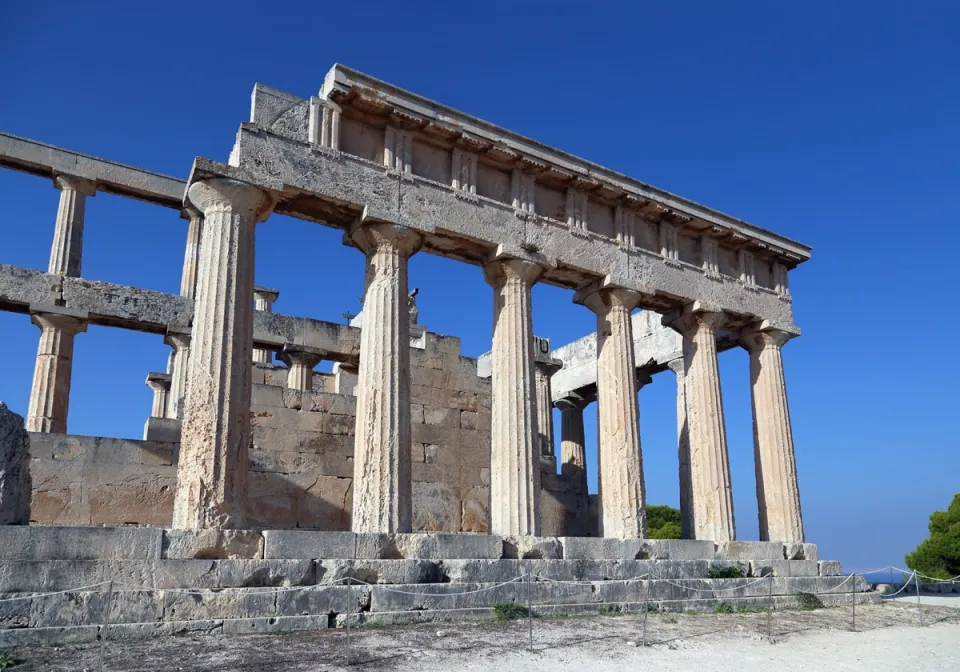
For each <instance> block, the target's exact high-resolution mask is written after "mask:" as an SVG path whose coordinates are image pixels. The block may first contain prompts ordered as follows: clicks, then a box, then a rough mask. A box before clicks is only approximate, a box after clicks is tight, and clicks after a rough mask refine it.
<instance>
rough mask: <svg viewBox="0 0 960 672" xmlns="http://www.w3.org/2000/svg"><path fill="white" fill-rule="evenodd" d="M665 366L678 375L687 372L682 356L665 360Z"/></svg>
mask: <svg viewBox="0 0 960 672" xmlns="http://www.w3.org/2000/svg"><path fill="white" fill-rule="evenodd" d="M667 368H668V369H670V370H671V371H673V372H674V374H676V375H677V376H678V377H679V376H682V375H684V374H685V373H686V372H687V368H686V362H685V361H684V359H683V357H682V356H681V357H677V358H676V359H671V360H670V361H669V362H667Z"/></svg>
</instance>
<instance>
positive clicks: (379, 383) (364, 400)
mask: <svg viewBox="0 0 960 672" xmlns="http://www.w3.org/2000/svg"><path fill="white" fill-rule="evenodd" d="M351 237H352V239H353V241H354V242H355V243H356V244H357V246H358V247H359V248H360V249H361V250H363V252H364V253H365V254H366V255H367V262H366V293H365V296H364V301H363V326H362V328H361V330H360V369H359V373H358V375H359V378H358V382H357V424H356V438H355V440H354V453H353V464H354V479H353V523H352V529H353V531H354V532H410V531H411V527H412V523H413V500H412V487H413V486H412V483H411V466H410V441H411V439H410V320H409V315H408V312H407V265H408V259H409V258H410V256H411V255H413V254H414V253H415V252H416V251H417V250H418V249H419V248H420V244H421V243H422V237H421V236H420V234H419V233H417V232H416V231H413V230H412V229H407V228H406V227H402V226H397V225H394V224H388V223H372V224H361V225H359V226H358V227H357V228H355V229H354V230H353V232H352V233H351Z"/></svg>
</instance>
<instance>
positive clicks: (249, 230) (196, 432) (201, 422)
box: [173, 178, 272, 529]
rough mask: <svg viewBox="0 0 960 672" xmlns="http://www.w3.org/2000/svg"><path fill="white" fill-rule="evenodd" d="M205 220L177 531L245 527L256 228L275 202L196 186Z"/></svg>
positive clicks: (221, 184)
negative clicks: (178, 529)
mask: <svg viewBox="0 0 960 672" xmlns="http://www.w3.org/2000/svg"><path fill="white" fill-rule="evenodd" d="M187 193H188V196H189V199H190V201H191V202H192V203H193V205H194V206H195V207H196V208H197V209H198V210H199V211H200V212H201V213H202V214H203V217H204V226H203V232H202V235H201V242H200V260H199V264H198V267H197V292H196V300H195V303H194V315H193V336H192V346H191V352H190V356H189V361H188V365H187V379H188V382H187V390H186V399H185V402H184V411H183V425H182V430H181V441H180V461H179V464H178V469H177V490H176V494H175V497H174V507H173V527H175V528H180V529H198V528H240V527H243V526H244V525H245V524H246V489H247V469H248V462H249V456H248V450H249V443H250V397H251V378H250V358H251V350H252V346H253V270H254V245H255V225H256V223H257V221H260V220H261V218H262V217H263V216H264V215H265V213H266V212H268V211H269V209H270V207H271V205H272V203H271V199H270V197H269V196H268V195H267V194H265V193H264V192H262V191H260V190H259V189H257V188H255V187H252V186H251V185H249V184H245V183H242V182H238V181H235V180H228V179H222V178H216V179H210V180H206V181H203V182H196V183H194V184H192V185H191V186H190V188H189V190H188V192H187Z"/></svg>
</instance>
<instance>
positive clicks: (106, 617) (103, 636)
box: [100, 581, 113, 672]
mask: <svg viewBox="0 0 960 672" xmlns="http://www.w3.org/2000/svg"><path fill="white" fill-rule="evenodd" d="M112 603H113V581H111V582H110V583H108V584H107V600H106V603H105V604H104V606H103V625H102V626H101V628H100V672H103V670H104V667H103V652H104V646H105V645H106V641H107V627H108V626H109V625H110V606H111V605H112Z"/></svg>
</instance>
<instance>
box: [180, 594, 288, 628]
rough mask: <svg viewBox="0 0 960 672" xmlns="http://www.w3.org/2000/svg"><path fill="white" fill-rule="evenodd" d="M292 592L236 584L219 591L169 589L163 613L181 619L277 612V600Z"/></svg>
mask: <svg viewBox="0 0 960 672" xmlns="http://www.w3.org/2000/svg"><path fill="white" fill-rule="evenodd" d="M295 592H296V591H295ZM289 594H290V593H275V592H273V591H250V590H242V589H236V588H227V589H224V590H220V591H217V592H211V591H206V590H167V591H164V592H163V614H164V618H165V619H166V620H178V621H192V620H199V619H218V618H256V617H263V616H273V615H275V614H276V609H275V606H274V600H275V599H276V598H277V596H279V595H289ZM285 615H286V614H285ZM291 615H292V614H291Z"/></svg>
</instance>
